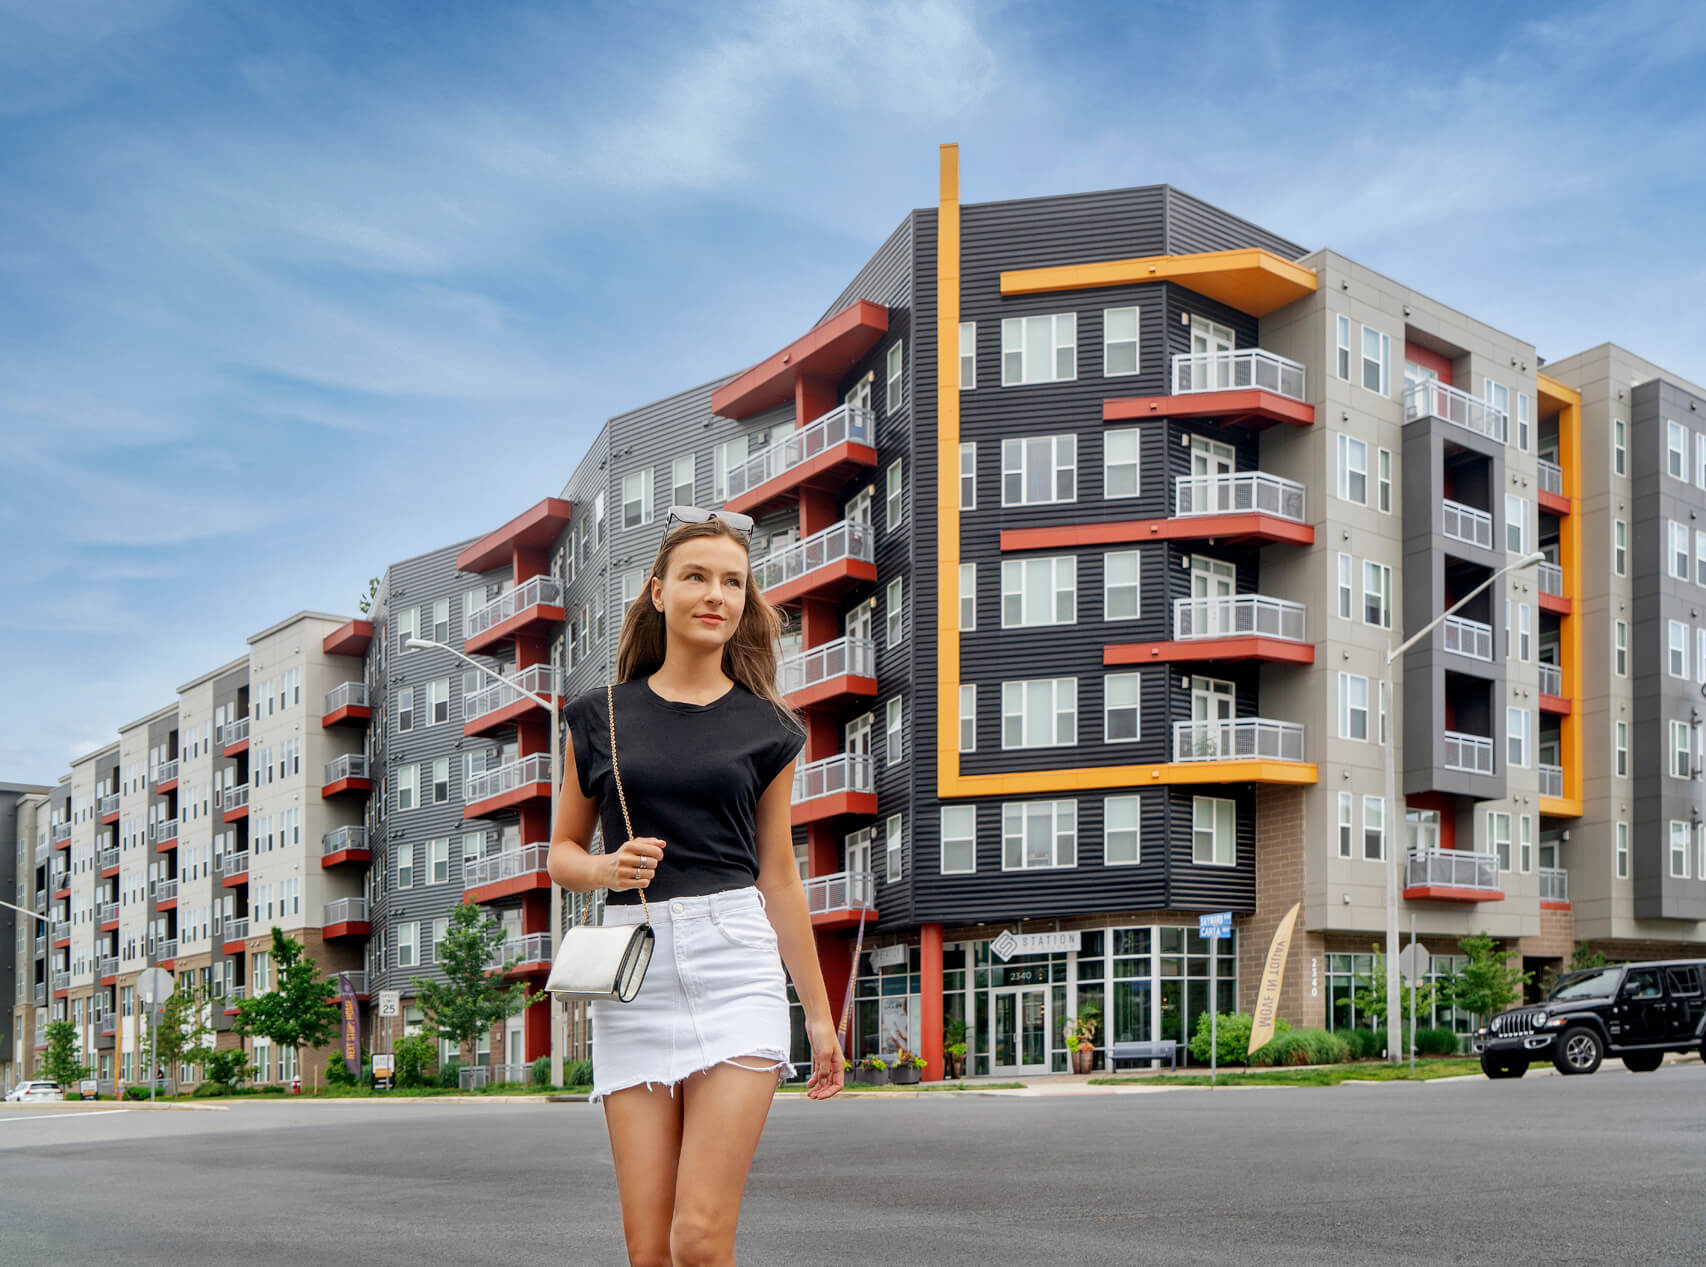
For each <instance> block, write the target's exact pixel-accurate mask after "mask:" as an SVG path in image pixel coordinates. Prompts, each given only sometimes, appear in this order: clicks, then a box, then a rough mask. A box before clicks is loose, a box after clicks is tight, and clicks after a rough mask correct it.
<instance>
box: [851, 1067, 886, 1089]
mask: <svg viewBox="0 0 1706 1267" xmlns="http://www.w3.org/2000/svg"><path fill="white" fill-rule="evenodd" d="M858 1077H859V1081H860V1082H862V1083H864V1084H865V1085H866V1086H868V1087H880V1086H882V1085H884V1084H885V1083H886V1082H888V1080H889V1071H888V1070H887V1069H861V1070H859V1075H858Z"/></svg>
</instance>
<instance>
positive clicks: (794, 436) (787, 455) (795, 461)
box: [729, 405, 877, 501]
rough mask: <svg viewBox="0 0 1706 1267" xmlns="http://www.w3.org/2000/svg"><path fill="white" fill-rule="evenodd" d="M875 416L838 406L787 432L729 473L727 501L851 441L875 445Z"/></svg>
mask: <svg viewBox="0 0 1706 1267" xmlns="http://www.w3.org/2000/svg"><path fill="white" fill-rule="evenodd" d="M876 418H877V416H876V413H875V412H874V411H873V410H870V409H866V408H865V407H863V406H861V405H840V406H838V407H836V408H834V409H831V410H830V411H829V412H828V413H826V414H824V415H823V417H821V418H819V419H817V420H816V421H815V422H811V423H808V424H807V425H805V426H803V427H801V428H799V429H798V430H796V431H790V432H787V433H786V434H785V435H783V436H781V437H780V438H779V439H778V440H776V442H775V443H774V444H772V445H771V446H770V447H769V448H767V449H765V450H764V451H763V452H761V453H757V454H754V455H753V456H752V457H750V458H748V459H747V460H746V461H745V462H742V463H741V464H740V465H739V466H737V467H735V468H734V469H732V470H731V471H730V472H729V500H731V501H732V500H734V499H735V498H736V497H739V496H741V494H743V493H747V492H750V491H751V490H752V489H755V488H757V487H758V486H759V485H760V484H767V483H769V482H770V481H771V480H773V479H776V478H777V477H779V476H781V475H784V474H786V473H787V472H789V471H791V470H793V469H794V468H795V467H797V466H800V465H802V464H803V463H805V462H807V461H809V460H810V459H812V458H814V457H816V456H817V455H818V454H820V453H825V452H828V451H829V450H830V449H833V448H834V447H835V446H836V445H838V444H844V443H846V442H847V441H849V440H851V441H853V442H855V443H857V444H875V443H876V441H875V440H874V439H872V437H873V436H875V435H876V433H877V421H876Z"/></svg>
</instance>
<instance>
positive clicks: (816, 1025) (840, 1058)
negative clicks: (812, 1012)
mask: <svg viewBox="0 0 1706 1267" xmlns="http://www.w3.org/2000/svg"><path fill="white" fill-rule="evenodd" d="M806 1036H807V1037H808V1038H809V1039H810V1040H811V1045H812V1076H811V1081H810V1082H808V1083H807V1084H806V1095H807V1097H808V1098H810V1099H813V1100H827V1099H829V1097H830V1096H832V1095H834V1094H835V1093H836V1092H838V1091H840V1090H841V1087H842V1084H843V1081H844V1079H845V1077H846V1071H845V1069H844V1066H845V1064H846V1062H847V1058H846V1056H845V1055H844V1054H843V1053H842V1050H841V1040H840V1039H839V1038H837V1037H836V1034H835V1026H834V1025H832V1024H830V1023H829V1022H828V1021H815V1022H813V1021H808V1022H807V1023H806Z"/></svg>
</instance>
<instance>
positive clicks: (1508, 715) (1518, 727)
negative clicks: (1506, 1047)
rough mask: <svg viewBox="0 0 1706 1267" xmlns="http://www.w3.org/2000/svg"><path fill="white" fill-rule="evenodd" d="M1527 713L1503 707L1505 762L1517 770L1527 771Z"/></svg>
mask: <svg viewBox="0 0 1706 1267" xmlns="http://www.w3.org/2000/svg"><path fill="white" fill-rule="evenodd" d="M1530 730H1531V727H1530V726H1529V712H1528V710H1527V709H1526V708H1518V707H1515V706H1514V705H1506V706H1505V760H1506V762H1507V763H1508V764H1510V765H1511V766H1514V767H1516V768H1518V769H1522V770H1526V769H1528V755H1529V748H1530V746H1531V745H1530V743H1529V735H1530Z"/></svg>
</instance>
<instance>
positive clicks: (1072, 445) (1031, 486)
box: [1001, 435, 1078, 506]
mask: <svg viewBox="0 0 1706 1267" xmlns="http://www.w3.org/2000/svg"><path fill="white" fill-rule="evenodd" d="M1077 500H1078V437H1076V436H1070V435H1065V436H1031V437H1030V438H1028V439H1024V440H1003V441H1002V442H1001V504H1002V505H1003V506H1044V505H1047V504H1049V503H1051V502H1070V501H1077Z"/></svg>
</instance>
